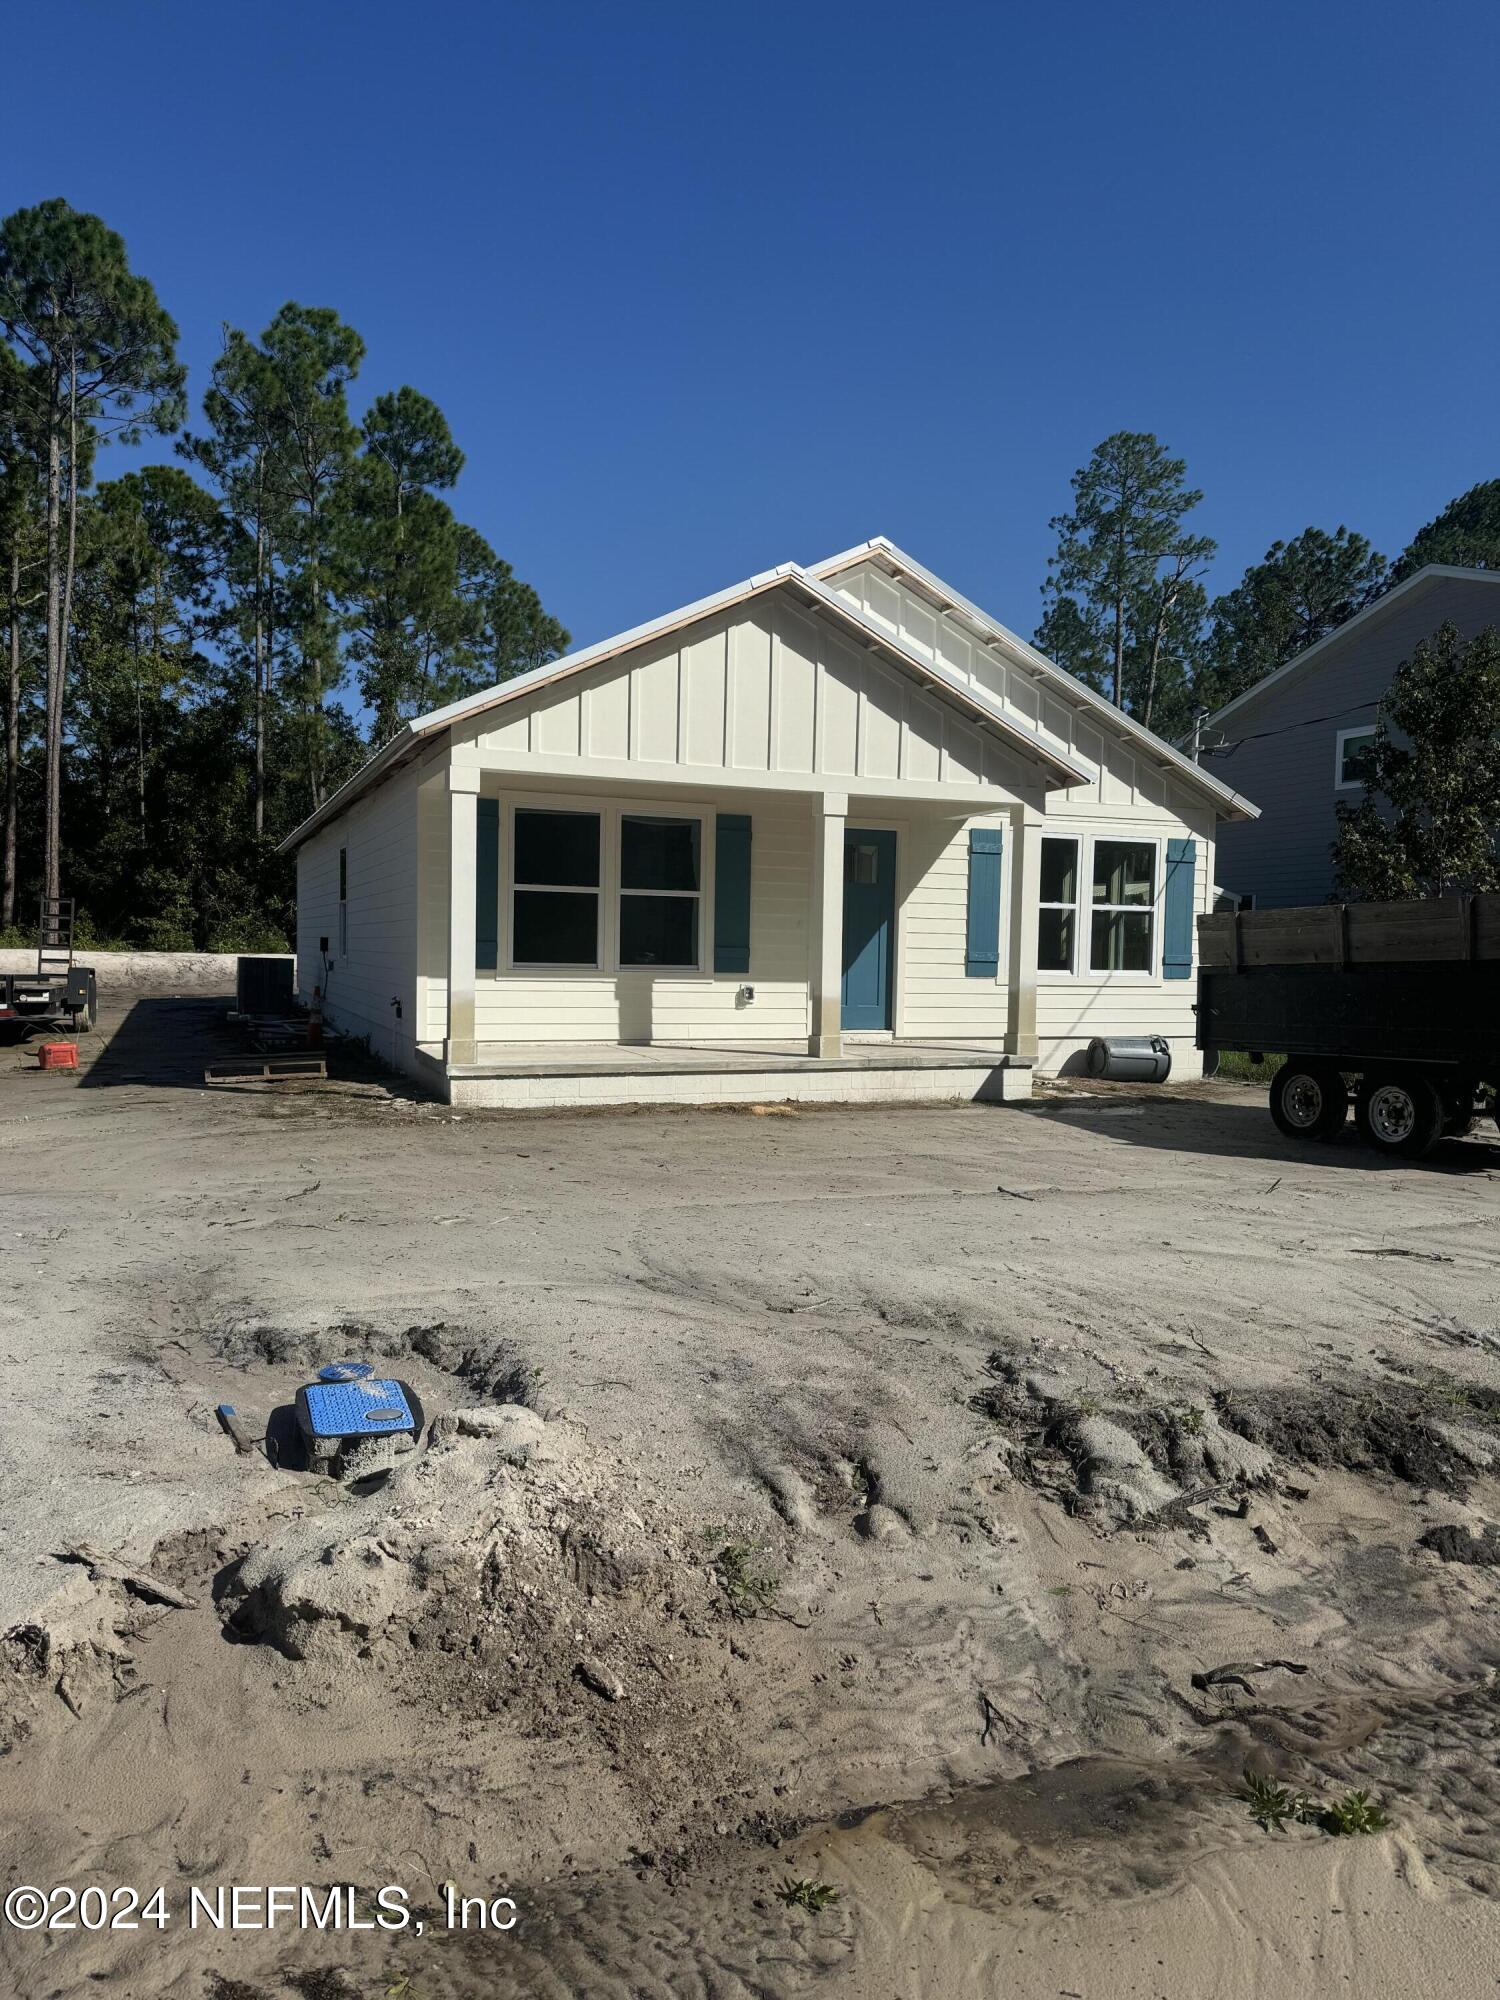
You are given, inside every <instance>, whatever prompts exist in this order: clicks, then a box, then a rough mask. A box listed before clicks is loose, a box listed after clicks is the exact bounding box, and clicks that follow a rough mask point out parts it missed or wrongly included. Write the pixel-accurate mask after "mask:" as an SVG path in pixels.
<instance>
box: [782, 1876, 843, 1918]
mask: <svg viewBox="0 0 1500 2000" xmlns="http://www.w3.org/2000/svg"><path fill="white" fill-rule="evenodd" d="M776 1896H777V1900H778V1901H779V1902H783V1903H785V1904H786V1906H787V1908H788V1909H789V1910H806V1911H807V1912H808V1913H809V1915H811V1916H814V1917H815V1916H817V1914H818V1912H819V1911H820V1910H826V1909H827V1908H828V1905H829V1904H830V1903H836V1902H837V1901H838V1899H839V1892H838V1890H837V1889H835V1888H834V1886H833V1884H832V1883H831V1882H809V1881H808V1879H807V1878H806V1876H796V1877H793V1876H791V1875H788V1876H787V1878H786V1880H785V1881H784V1882H783V1883H782V1884H781V1886H780V1888H778V1889H777V1891H776Z"/></svg>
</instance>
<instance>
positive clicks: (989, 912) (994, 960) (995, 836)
mask: <svg viewBox="0 0 1500 2000" xmlns="http://www.w3.org/2000/svg"><path fill="white" fill-rule="evenodd" d="M1002 838H1003V836H1002V834H1001V832H1000V829H999V827H997V826H974V827H970V829H969V912H968V932H967V938H966V942H965V947H964V971H965V972H966V973H967V974H968V976H969V978H970V979H993V978H994V977H995V975H996V974H997V973H998V972H999V970H1000V853H1001V842H1002Z"/></svg>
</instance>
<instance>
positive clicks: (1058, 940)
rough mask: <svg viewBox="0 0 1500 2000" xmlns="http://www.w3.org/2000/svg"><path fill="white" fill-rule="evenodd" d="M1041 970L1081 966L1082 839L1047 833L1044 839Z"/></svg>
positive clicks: (1038, 958)
mask: <svg viewBox="0 0 1500 2000" xmlns="http://www.w3.org/2000/svg"><path fill="white" fill-rule="evenodd" d="M1036 965H1037V971H1038V972H1073V971H1076V969H1077V966H1078V840H1077V837H1076V836H1075V835H1073V834H1055V833H1054V834H1047V835H1046V836H1045V837H1044V838H1043V841H1042V886H1041V897H1040V906H1039V908H1038V911H1037V926H1036Z"/></svg>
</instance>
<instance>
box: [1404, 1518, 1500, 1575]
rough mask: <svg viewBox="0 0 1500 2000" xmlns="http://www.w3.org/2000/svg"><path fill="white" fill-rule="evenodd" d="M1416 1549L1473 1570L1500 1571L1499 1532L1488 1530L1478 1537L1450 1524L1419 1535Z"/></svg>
mask: <svg viewBox="0 0 1500 2000" xmlns="http://www.w3.org/2000/svg"><path fill="white" fill-rule="evenodd" d="M1417 1547H1418V1548H1419V1549H1431V1550H1432V1552H1433V1554H1434V1555H1435V1556H1438V1557H1440V1558H1441V1559H1442V1561H1444V1562H1445V1563H1465V1564H1467V1565H1468V1566H1469V1567H1470V1568H1473V1569H1495V1568H1500V1528H1487V1529H1486V1530H1485V1531H1484V1533H1483V1534H1482V1535H1476V1534H1475V1533H1474V1532H1473V1531H1472V1530H1471V1529H1469V1528H1460V1527H1457V1526H1455V1525H1454V1524H1453V1523H1451V1522H1449V1523H1445V1524H1444V1525H1443V1526H1442V1527H1438V1528H1429V1529H1428V1530H1427V1533H1426V1534H1425V1535H1419V1536H1418V1537H1417Z"/></svg>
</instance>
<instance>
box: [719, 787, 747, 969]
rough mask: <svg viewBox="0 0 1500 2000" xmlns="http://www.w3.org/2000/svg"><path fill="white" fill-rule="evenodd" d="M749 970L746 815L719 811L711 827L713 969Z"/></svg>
mask: <svg viewBox="0 0 1500 2000" xmlns="http://www.w3.org/2000/svg"><path fill="white" fill-rule="evenodd" d="M749 970H750V815H749V814H748V813H720V814H719V816H718V820H717V822H716V824H715V829H714V971H715V972H748V971H749Z"/></svg>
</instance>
